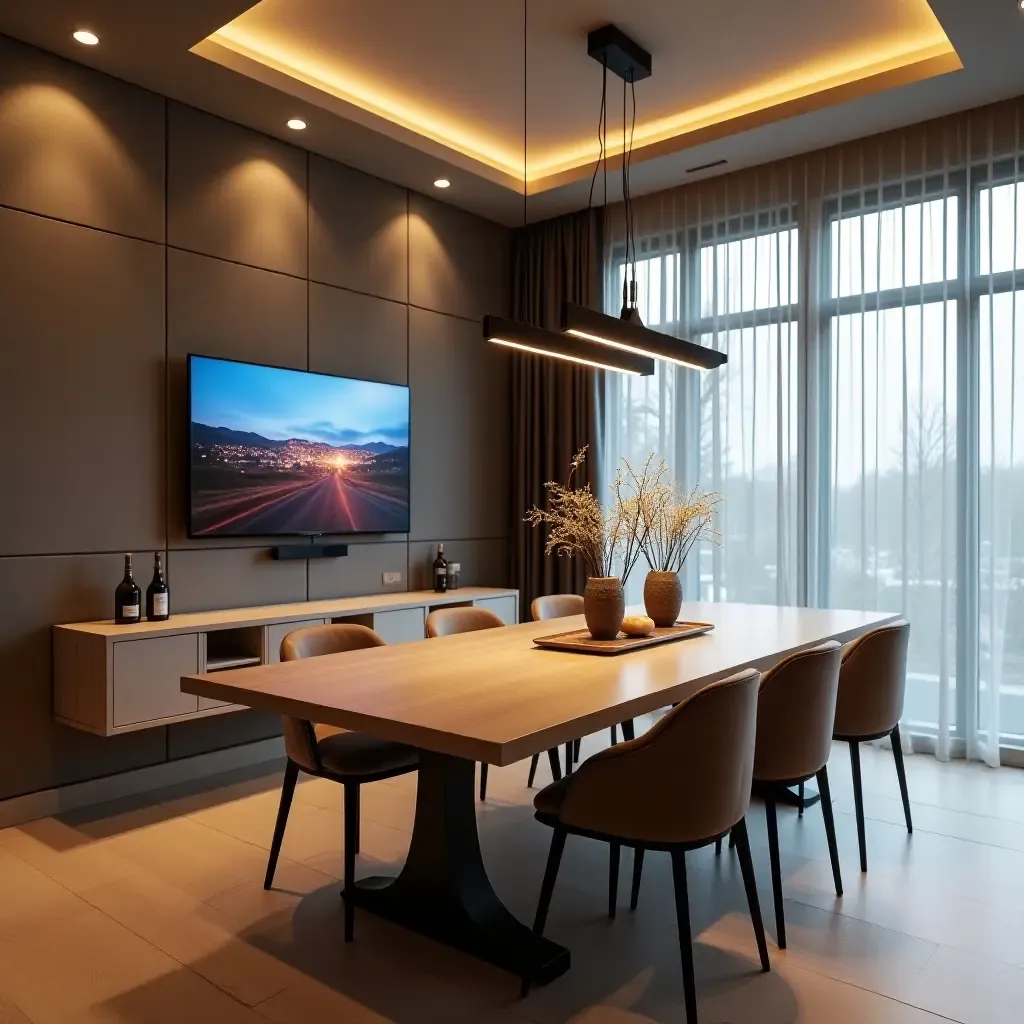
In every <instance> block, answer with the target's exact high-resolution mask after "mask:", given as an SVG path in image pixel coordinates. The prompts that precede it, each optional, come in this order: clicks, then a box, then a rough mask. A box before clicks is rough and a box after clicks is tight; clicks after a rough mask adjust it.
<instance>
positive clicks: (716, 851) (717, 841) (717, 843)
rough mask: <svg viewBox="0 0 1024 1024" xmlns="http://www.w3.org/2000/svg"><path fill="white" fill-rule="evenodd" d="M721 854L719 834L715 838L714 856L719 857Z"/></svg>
mask: <svg viewBox="0 0 1024 1024" xmlns="http://www.w3.org/2000/svg"><path fill="white" fill-rule="evenodd" d="M721 855H722V837H721V836H719V837H718V838H717V839H716V840H715V856H716V857H720V856H721Z"/></svg>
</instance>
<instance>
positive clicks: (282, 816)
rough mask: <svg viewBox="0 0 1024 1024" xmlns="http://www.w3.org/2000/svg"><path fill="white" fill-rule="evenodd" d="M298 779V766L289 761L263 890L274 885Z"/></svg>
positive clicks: (285, 769) (286, 766)
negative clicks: (278, 859)
mask: <svg viewBox="0 0 1024 1024" xmlns="http://www.w3.org/2000/svg"><path fill="white" fill-rule="evenodd" d="M298 778H299V766H298V765H297V764H296V763H295V762H294V761H289V762H288V763H287V764H286V765H285V766H284V781H283V782H282V783H281V802H280V803H279V804H278V806H277V823H276V824H275V825H274V838H273V839H272V840H271V842H270V859H269V860H268V861H267V877H266V878H265V879H264V880H263V888H264V889H269V888H270V887H271V886H272V885H273V884H274V873H275V872H276V871H277V858H278V857H279V856H280V854H281V843H282V842H283V841H284V830H285V826H286V825H287V824H288V812H289V811H290V810H291V807H292V797H293V796H294V795H295V783H296V781H297V780H298Z"/></svg>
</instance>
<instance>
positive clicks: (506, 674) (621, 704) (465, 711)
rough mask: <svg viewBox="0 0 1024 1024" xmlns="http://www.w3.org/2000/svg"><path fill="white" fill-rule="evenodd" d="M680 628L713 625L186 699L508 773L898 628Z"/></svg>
mask: <svg viewBox="0 0 1024 1024" xmlns="http://www.w3.org/2000/svg"><path fill="white" fill-rule="evenodd" d="M679 617H680V619H685V620H690V621H703V622H713V623H715V629H714V631H713V632H712V633H709V634H707V635H706V636H702V637H695V638H693V639H690V640H681V641H679V642H678V643H671V644H665V645H663V646H661V647H652V648H649V649H646V650H640V651H633V652H630V653H627V654H622V655H618V656H616V657H597V656H594V655H586V654H573V653H568V652H563V651H550V650H541V649H539V648H537V647H535V646H534V644H533V638H534V637H535V636H545V635H548V634H551V633H558V632H562V631H564V630H569V629H576V628H580V627H581V626H583V625H584V622H583V617H582V616H574V617H571V618H565V619H552V620H549V621H547V622H527V623H523V624H521V625H518V626H507V627H504V628H502V629H488V630H480V631H478V632H475V633H463V634H459V635H456V636H449V637H441V638H438V639H434V640H425V641H423V642H422V643H408V644H400V645H395V646H391V647H376V648H371V649H369V650H363V651H352V652H349V653H346V654H334V655H328V656H326V657H320V658H310V659H307V660H305V661H293V662H288V663H282V664H280V665H261V666H259V667H256V668H243V669H235V670H231V671H224V672H215V673H209V674H206V675H197V676H185V677H183V678H182V682H181V688H182V690H183V691H185V692H186V693H194V694H197V695H199V696H201V697H211V698H213V699H215V700H223V701H229V702H231V703H232V704H243V705H247V706H248V707H254V708H262V709H264V710H266V711H272V712H278V713H280V714H287V715H293V716H295V717H298V718H306V719H310V720H312V721H315V722H322V723H324V724H327V725H335V726H340V727H342V728H347V729H356V730H359V731H361V732H366V733H369V734H371V735H374V736H379V737H381V738H382V739H391V740H398V741H401V742H405V743H411V744H413V745H415V746H417V747H420V748H423V749H426V750H433V751H437V752H438V753H443V754H452V755H455V756H458V757H466V758H470V759H472V760H475V761H485V762H487V763H489V764H494V765H508V764H514V763H515V762H516V761H520V760H522V759H523V758H524V757H528V756H530V755H531V754H534V753H538V752H540V751H543V750H547V749H548V748H550V747H554V746H557V745H558V744H560V743H566V742H568V741H570V740H574V739H577V738H578V737H580V736H585V735H588V734H590V733H593V732H597V731H599V730H601V729H603V728H608V727H609V726H611V725H613V724H615V723H617V722H621V721H623V720H624V719H627V718H633V717H635V716H637V715H641V714H645V713H647V712H651V711H656V710H657V709H659V708H663V707H666V706H667V705H669V704H672V703H675V702H676V701H679V700H682V699H683V698H684V697H687V696H689V695H690V694H692V693H694V692H695V691H697V690H698V689H700V688H701V687H703V686H706V685H707V684H708V683H711V682H714V681H715V680H716V679H722V678H724V677H725V676H727V675H730V674H731V673H733V672H735V671H737V670H739V669H741V668H744V667H745V666H748V665H749V666H753V667H754V668H757V669H760V670H761V671H765V670H766V669H768V668H770V667H771V666H772V665H774V664H775V663H776V662H778V661H779V660H781V658H783V657H785V656H786V655H787V654H790V653H792V652H793V651H797V650H800V649H802V648H805V647H812V646H814V645H816V644H819V643H823V642H824V641H826V640H839V641H841V642H844V643H845V642H847V641H849V640H853V639H855V638H856V637H858V636H860V635H861V634H862V633H865V632H867V631H868V630H870V629H873V628H875V627H876V626H880V625H883V624H884V623H886V622H891V621H893V620H894V619H897V618H899V616H898V615H896V614H893V613H885V612H857V611H837V610H825V609H811V608H778V607H774V606H771V605H741V604H698V603H686V604H684V605H683V608H682V611H681V612H680V616H679Z"/></svg>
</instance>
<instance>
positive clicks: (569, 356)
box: [484, 316, 654, 377]
mask: <svg viewBox="0 0 1024 1024" xmlns="http://www.w3.org/2000/svg"><path fill="white" fill-rule="evenodd" d="M484 337H485V338H486V339H487V340H488V341H490V342H492V343H493V344H495V345H504V346H506V347H507V348H514V349H518V350H519V351H520V352H530V353H532V354H533V355H535V356H550V357H551V358H553V359H564V360H565V361H566V362H570V363H579V364H581V365H583V366H592V367H594V369H597V370H616V371H618V372H619V373H630V374H634V375H636V376H641V377H649V376H650V375H651V374H652V373H654V360H653V359H650V358H649V357H647V356H644V355H637V354H635V353H633V352H626V351H621V350H616V349H611V348H609V347H608V346H607V345H595V344H594V343H593V342H591V341H588V340H586V339H584V338H578V337H573V336H572V335H569V334H558V333H556V332H555V331H546V330H544V328H542V327H534V326H533V325H532V324H524V323H520V322H519V321H518V320H509V319H508V318H507V317H503V316H485V317H484Z"/></svg>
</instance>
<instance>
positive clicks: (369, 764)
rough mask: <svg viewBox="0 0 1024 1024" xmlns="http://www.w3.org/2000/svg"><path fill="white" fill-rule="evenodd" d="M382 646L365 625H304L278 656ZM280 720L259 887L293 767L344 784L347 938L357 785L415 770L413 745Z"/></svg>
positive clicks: (284, 813) (279, 832)
mask: <svg viewBox="0 0 1024 1024" xmlns="http://www.w3.org/2000/svg"><path fill="white" fill-rule="evenodd" d="M383 645H384V641H383V640H382V639H381V638H380V637H379V636H378V635H377V634H376V633H374V631H373V630H372V629H367V628H366V627H365V626H358V625H355V624H352V625H336V626H309V627H306V628H305V629H296V630H293V631H292V632H291V633H289V634H288V635H287V636H286V637H285V638H284V639H283V640H282V641H281V660H282V661H295V660H297V659H299V658H315V657H319V656H322V655H325V654H342V653H344V652H346V651H357V650H362V649H364V648H367V647H382V646H383ZM344 671H345V670H344V663H339V665H338V681H339V683H341V682H342V681H343V680H344ZM283 722H284V745H285V752H286V754H287V755H288V762H287V764H286V765H285V770H284V783H283V785H282V786H281V803H280V806H279V808H278V812H277V824H276V825H275V827H274V839H273V842H272V843H271V845H270V861H269V863H268V864H267V876H266V879H265V881H264V883H263V888H264V889H269V888H270V887H271V886H272V885H273V884H274V871H275V870H276V868H277V859H278V856H279V855H280V853H281V842H282V840H283V839H284V830H285V826H286V825H287V824H288V811H289V810H290V809H291V805H292V796H293V794H294V793H295V783H296V780H297V779H298V776H299V772H300V771H302V772H305V773H306V774H307V775H315V776H317V777H318V778H321V779H330V780H331V781H332V782H338V783H340V784H341V785H342V786H344V788H345V889H344V896H345V941H346V942H351V941H352V932H353V925H354V921H355V900H354V899H350V898H349V894H350V893H351V892H352V889H353V887H354V886H355V882H356V878H355V875H356V870H355V868H356V853H358V851H359V787H360V786H361V785H363V784H364V783H366V782H379V781H380V780H381V779H390V778H394V776H396V775H404V774H405V773H406V772H412V771H415V770H416V767H417V764H418V760H419V759H418V756H417V753H416V751H415V749H414V748H412V747H407V746H406V745H405V744H403V743H392V742H390V741H389V740H378V739H375V738H374V737H372V736H366V735H364V734H363V733H358V732H348V731H346V730H344V729H336V728H334V727H333V726H321V725H315V724H314V723H313V722H308V721H306V720H305V719H302V718H290V717H287V716H284V717H283Z"/></svg>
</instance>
